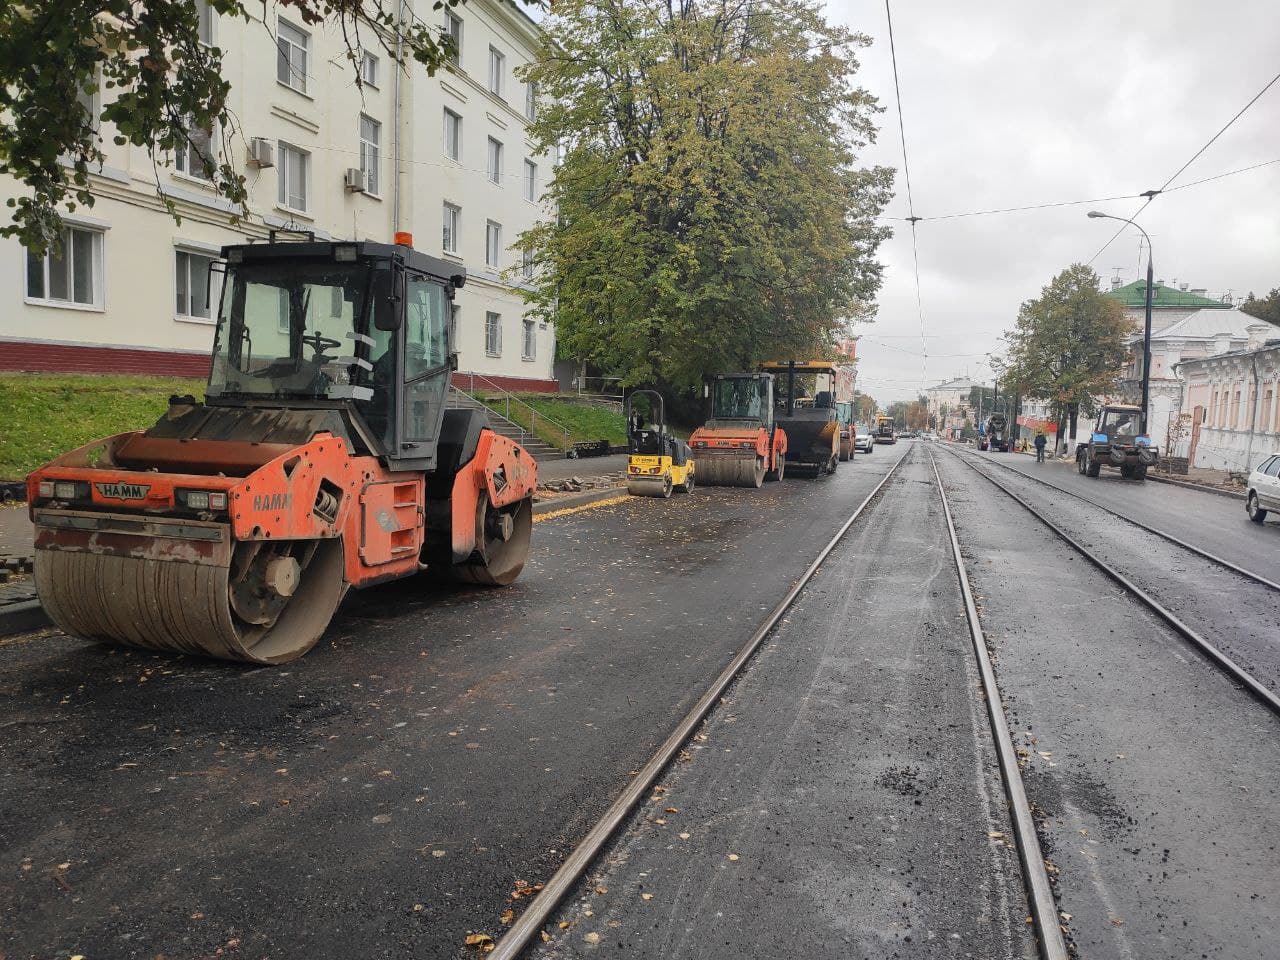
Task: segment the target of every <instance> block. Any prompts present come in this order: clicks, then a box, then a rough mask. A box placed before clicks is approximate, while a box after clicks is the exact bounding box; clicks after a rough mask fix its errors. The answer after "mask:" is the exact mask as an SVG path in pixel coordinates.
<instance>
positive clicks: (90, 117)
mask: <svg viewBox="0 0 1280 960" xmlns="http://www.w3.org/2000/svg"><path fill="white" fill-rule="evenodd" d="M89 83H91V84H92V85H93V86H94V87H97V86H98V76H97V73H96V72H95V73H94V76H93V78H92V79H91V80H90V81H89ZM76 103H78V104H80V106H81V108H83V110H84V112H85V117H86V121H87V122H88V124H89V126H90V128H92V130H93V131H94V132H95V133H96V132H97V131H98V126H99V123H100V120H101V116H100V115H101V113H102V104H101V102H100V101H99V99H98V91H97V90H96V89H95V90H92V91H90V90H86V89H85V88H84V87H77V88H76Z"/></svg>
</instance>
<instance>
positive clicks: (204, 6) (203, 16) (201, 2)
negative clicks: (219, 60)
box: [194, 0, 218, 47]
mask: <svg viewBox="0 0 1280 960" xmlns="http://www.w3.org/2000/svg"><path fill="white" fill-rule="evenodd" d="M194 3H195V8H196V20H197V22H198V24H199V27H198V30H199V33H198V36H199V38H200V42H201V43H203V44H204V45H205V46H206V47H211V46H213V25H214V22H215V21H216V20H217V19H218V12H217V11H216V10H214V9H213V8H212V7H211V6H209V0H194Z"/></svg>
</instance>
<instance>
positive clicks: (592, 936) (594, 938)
mask: <svg viewBox="0 0 1280 960" xmlns="http://www.w3.org/2000/svg"><path fill="white" fill-rule="evenodd" d="M582 939H583V940H585V941H587V943H599V942H600V934H598V933H596V932H595V931H594V930H592V931H591V932H590V933H584V934H583V935H582Z"/></svg>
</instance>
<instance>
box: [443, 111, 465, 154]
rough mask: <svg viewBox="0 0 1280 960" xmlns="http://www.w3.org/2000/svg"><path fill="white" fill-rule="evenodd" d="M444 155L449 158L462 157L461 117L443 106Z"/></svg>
mask: <svg viewBox="0 0 1280 960" xmlns="http://www.w3.org/2000/svg"><path fill="white" fill-rule="evenodd" d="M444 155H445V156H446V157H448V158H449V159H450V160H461V159H462V117H461V116H459V115H458V114H456V113H454V112H453V111H452V110H450V109H449V108H448V107H445V108H444Z"/></svg>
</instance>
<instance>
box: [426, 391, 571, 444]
mask: <svg viewBox="0 0 1280 960" xmlns="http://www.w3.org/2000/svg"><path fill="white" fill-rule="evenodd" d="M449 406H450V407H460V408H463V409H467V410H480V411H482V412H483V413H484V414H485V416H487V417H488V418H489V426H490V427H492V428H493V431H494V432H495V433H500V434H502V435H503V436H504V437H507V438H509V439H511V440H514V441H515V442H516V443H518V444H520V446H522V447H524V448H525V449H526V450H528V451H529V454H530V455H531V456H532V457H533V459H534V460H537V461H538V462H539V463H541V462H543V461H545V460H563V459H564V451H563V450H557V449H556V448H555V447H553V446H551V445H550V444H548V443H543V442H542V441H541V440H539V439H538V438H537V437H535V436H534V435H533V434H531V433H530V432H529V431H527V430H525V429H524V428H523V427H522V426H520V424H518V423H514V422H512V421H511V420H508V419H507V418H506V417H504V416H503V415H502V414H501V413H499V412H498V411H497V410H494V409H493V408H492V407H487V406H485V405H484V404H483V403H481V402H480V401H479V400H477V399H476V398H475V397H473V396H471V395H470V394H468V393H463V392H462V391H461V390H459V389H458V388H457V387H453V386H451V387H450V388H449Z"/></svg>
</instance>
